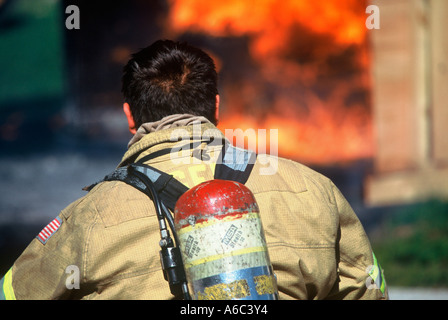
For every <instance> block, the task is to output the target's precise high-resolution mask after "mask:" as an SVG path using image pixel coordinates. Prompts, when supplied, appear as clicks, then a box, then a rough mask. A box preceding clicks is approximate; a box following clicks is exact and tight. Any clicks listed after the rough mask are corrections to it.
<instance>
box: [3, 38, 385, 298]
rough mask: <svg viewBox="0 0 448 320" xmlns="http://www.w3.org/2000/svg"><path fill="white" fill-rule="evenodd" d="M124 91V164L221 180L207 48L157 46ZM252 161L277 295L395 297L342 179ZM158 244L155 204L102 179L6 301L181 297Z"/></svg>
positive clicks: (140, 60) (44, 238)
mask: <svg viewBox="0 0 448 320" xmlns="http://www.w3.org/2000/svg"><path fill="white" fill-rule="evenodd" d="M122 92H123V95H124V99H125V102H124V104H123V110H124V113H125V116H126V118H127V121H128V124H129V129H130V132H131V133H132V134H133V137H132V139H131V140H130V142H129V145H128V150H127V152H126V153H125V154H124V156H123V158H122V160H121V162H120V164H119V165H118V167H119V168H122V167H126V166H128V165H130V164H133V163H136V162H139V161H140V163H146V164H149V165H151V166H152V167H154V168H156V169H158V170H160V171H162V172H166V173H168V174H170V175H172V176H173V177H175V178H176V179H177V180H178V181H180V182H182V183H183V184H184V185H185V186H187V187H188V188H192V187H194V186H196V185H198V184H200V183H203V182H205V181H208V180H212V179H213V178H214V174H215V170H216V168H217V164H216V161H217V157H216V154H219V151H220V150H221V149H222V146H221V145H220V144H219V143H217V142H218V141H221V142H222V141H226V138H225V137H224V135H223V134H222V133H221V132H220V131H219V130H218V129H217V128H216V124H217V121H218V115H219V114H218V111H219V95H218V90H217V73H216V71H215V66H214V63H213V60H212V59H211V58H210V57H209V56H208V55H207V54H206V53H204V52H203V51H202V50H200V49H197V48H195V47H192V46H190V45H188V44H186V43H178V42H173V41H170V40H159V41H156V42H155V43H153V44H152V45H150V46H148V47H147V48H145V49H142V50H141V51H139V52H137V53H135V54H134V55H132V58H131V59H130V60H129V62H128V63H127V65H126V66H125V67H124V73H123V78H122ZM250 165H251V171H250V174H249V175H248V176H247V177H246V179H245V180H246V181H245V186H246V187H247V188H248V189H249V190H250V191H251V192H252V193H253V195H254V197H255V199H256V203H257V205H258V207H259V212H260V217H261V220H262V222H263V227H264V232H265V238H266V244H267V247H268V250H269V256H270V262H271V264H272V267H273V271H274V274H275V278H276V280H277V287H278V297H279V299H388V293H387V286H386V282H385V279H384V276H383V272H382V269H381V267H380V265H379V263H378V261H377V259H376V257H375V255H374V253H373V252H372V248H371V246H370V243H369V240H368V238H367V236H366V233H365V231H364V229H363V227H362V225H361V223H360V221H359V220H358V218H357V216H356V214H355V213H354V212H353V210H352V208H351V207H350V205H349V203H348V202H347V201H346V199H345V198H344V196H343V195H342V194H341V192H340V191H339V190H338V188H337V187H336V186H335V185H334V184H333V183H332V181H330V180H329V179H328V178H326V177H325V176H323V175H321V174H319V173H317V172H315V171H313V170H311V169H310V168H308V167H306V166H304V165H302V164H300V163H297V162H294V161H291V160H288V159H283V158H280V157H275V156H270V155H264V156H263V155H259V156H258V157H257V158H256V160H254V162H253V163H250ZM224 196H226V195H224ZM211 236H212V235H211ZM235 239H236V238H233V240H235ZM238 239H241V237H239V238H238ZM238 239H237V240H238ZM159 240H160V233H159V225H158V220H157V217H156V210H155V207H154V204H153V203H152V201H150V200H149V199H148V197H147V196H146V195H145V194H144V193H142V192H140V191H139V190H136V189H135V188H133V187H132V186H130V185H129V184H126V183H123V182H122V181H103V182H101V183H98V184H96V185H95V186H94V187H93V188H91V190H90V191H89V192H88V193H87V194H86V195H85V196H84V197H82V198H80V199H78V200H76V201H74V202H73V203H72V204H70V205H69V206H68V207H67V208H65V209H64V210H62V211H61V212H60V213H59V215H58V216H57V217H55V219H54V220H53V221H51V222H50V223H49V224H48V225H47V226H45V227H44V228H43V229H42V231H41V232H40V233H39V234H38V235H37V236H36V238H35V239H34V240H32V242H31V243H30V244H29V245H28V247H27V248H26V249H25V250H24V252H23V253H22V254H21V255H20V256H19V257H18V259H17V260H16V261H15V263H14V264H13V265H12V267H11V268H10V269H9V271H8V272H7V273H6V274H5V275H4V277H3V278H2V279H1V282H0V298H2V299H173V298H179V297H175V296H173V295H172V294H171V292H170V288H169V286H168V285H167V282H166V281H165V279H164V275H163V273H162V271H161V265H160V259H159V250H160V247H159V245H158V243H159ZM227 240H228V242H229V243H230V241H233V240H230V239H227ZM237 240H235V241H237ZM217 241H219V239H217ZM238 241H240V240H238Z"/></svg>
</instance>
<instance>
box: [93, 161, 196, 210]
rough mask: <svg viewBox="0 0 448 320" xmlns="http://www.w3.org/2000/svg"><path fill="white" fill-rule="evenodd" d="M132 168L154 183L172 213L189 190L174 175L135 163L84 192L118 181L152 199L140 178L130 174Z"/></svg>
mask: <svg viewBox="0 0 448 320" xmlns="http://www.w3.org/2000/svg"><path fill="white" fill-rule="evenodd" d="M131 166H132V167H133V169H135V170H137V171H138V172H140V173H142V174H143V176H144V177H146V178H147V179H149V180H150V181H151V182H152V183H153V185H154V187H155V189H156V192H157V193H158V195H159V197H160V199H161V200H162V201H163V203H164V204H165V206H167V207H168V208H169V209H170V210H172V211H173V210H174V206H175V204H176V202H177V200H178V199H179V197H180V196H181V195H182V194H183V193H184V192H186V191H187V190H188V187H187V186H185V185H184V184H182V183H181V182H179V181H178V180H176V179H175V178H174V177H173V176H172V175H170V174H167V173H165V172H163V171H160V170H157V169H156V168H153V167H151V166H148V165H146V164H140V163H133V164H131V165H129V166H127V167H121V168H118V169H116V170H115V171H113V172H112V173H110V174H108V175H107V176H105V177H104V179H103V180H101V181H99V182H97V183H95V184H92V185H91V186H88V187H86V188H84V190H86V191H90V190H92V189H93V187H94V186H96V185H97V184H98V183H100V182H103V181H114V180H117V181H122V182H125V183H127V184H129V185H130V186H133V187H134V188H136V189H138V190H140V191H141V192H143V193H145V194H146V195H148V196H149V197H150V198H151V192H150V190H148V188H147V187H146V185H145V183H143V182H142V181H141V179H140V178H139V177H136V176H135V175H134V174H132V173H131V172H130V170H129V168H130V167H131Z"/></svg>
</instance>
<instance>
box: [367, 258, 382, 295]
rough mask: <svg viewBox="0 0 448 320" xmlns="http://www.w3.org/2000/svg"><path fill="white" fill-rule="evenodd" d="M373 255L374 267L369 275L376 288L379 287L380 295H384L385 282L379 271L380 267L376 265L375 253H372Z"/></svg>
mask: <svg viewBox="0 0 448 320" xmlns="http://www.w3.org/2000/svg"><path fill="white" fill-rule="evenodd" d="M372 255H373V264H374V267H373V268H372V269H371V270H370V272H369V275H370V277H371V278H372V279H373V281H375V283H376V284H377V286H378V287H379V288H378V289H380V291H381V293H382V294H383V295H384V293H385V291H386V280H385V279H384V272H383V269H381V265H380V264H379V263H378V260H377V259H376V256H375V253H373V252H372Z"/></svg>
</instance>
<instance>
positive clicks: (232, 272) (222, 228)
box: [174, 180, 278, 300]
mask: <svg viewBox="0 0 448 320" xmlns="http://www.w3.org/2000/svg"><path fill="white" fill-rule="evenodd" d="M174 222H175V227H176V232H177V236H178V238H179V247H180V250H181V253H182V260H183V263H184V267H185V272H186V275H187V280H188V284H189V289H190V294H191V296H192V298H193V299H197V300H243V299H247V300H276V299H278V290H277V282H276V279H275V276H274V273H273V270H272V266H271V263H270V259H269V254H268V250H267V246H266V239H265V236H264V231H263V226H262V223H261V218H260V212H259V209H258V205H257V202H256V201H255V197H254V195H253V194H252V192H251V191H250V190H249V189H248V188H247V187H246V186H244V185H243V184H241V183H238V182H234V181H227V180H210V181H206V182H204V183H201V184H199V185H197V186H195V187H193V188H191V189H190V190H188V191H187V192H186V193H184V194H183V195H182V196H181V197H180V198H179V200H178V201H177V203H176V207H175V210H174Z"/></svg>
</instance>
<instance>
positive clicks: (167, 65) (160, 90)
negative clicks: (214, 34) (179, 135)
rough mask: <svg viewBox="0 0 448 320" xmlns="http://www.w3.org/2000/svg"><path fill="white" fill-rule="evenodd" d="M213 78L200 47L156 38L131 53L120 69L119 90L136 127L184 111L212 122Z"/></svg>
mask: <svg viewBox="0 0 448 320" xmlns="http://www.w3.org/2000/svg"><path fill="white" fill-rule="evenodd" d="M217 78H218V76H217V73H216V70H215V64H214V62H213V59H212V58H211V57H210V56H209V55H208V54H206V53H205V52H204V51H202V50H200V49H198V48H195V47H192V46H190V45H188V44H187V43H180V42H173V41H171V40H158V41H156V42H154V43H153V44H152V45H150V46H149V47H146V48H144V49H142V50H140V51H139V52H137V53H135V54H133V55H132V58H131V59H130V60H129V62H128V63H127V64H126V66H125V67H124V69H123V78H122V92H123V95H124V99H125V102H127V103H129V105H130V108H131V113H132V116H133V118H134V121H135V124H136V127H137V128H138V127H139V126H140V125H141V124H142V123H145V122H152V121H157V120H160V119H162V118H163V117H166V116H168V115H172V114H184V113H188V114H192V115H198V116H204V117H206V118H207V119H208V120H210V121H211V122H212V123H214V124H216V123H217V119H216V118H215V109H216V104H215V101H216V95H217V94H218V88H217V81H218V79H217Z"/></svg>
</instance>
